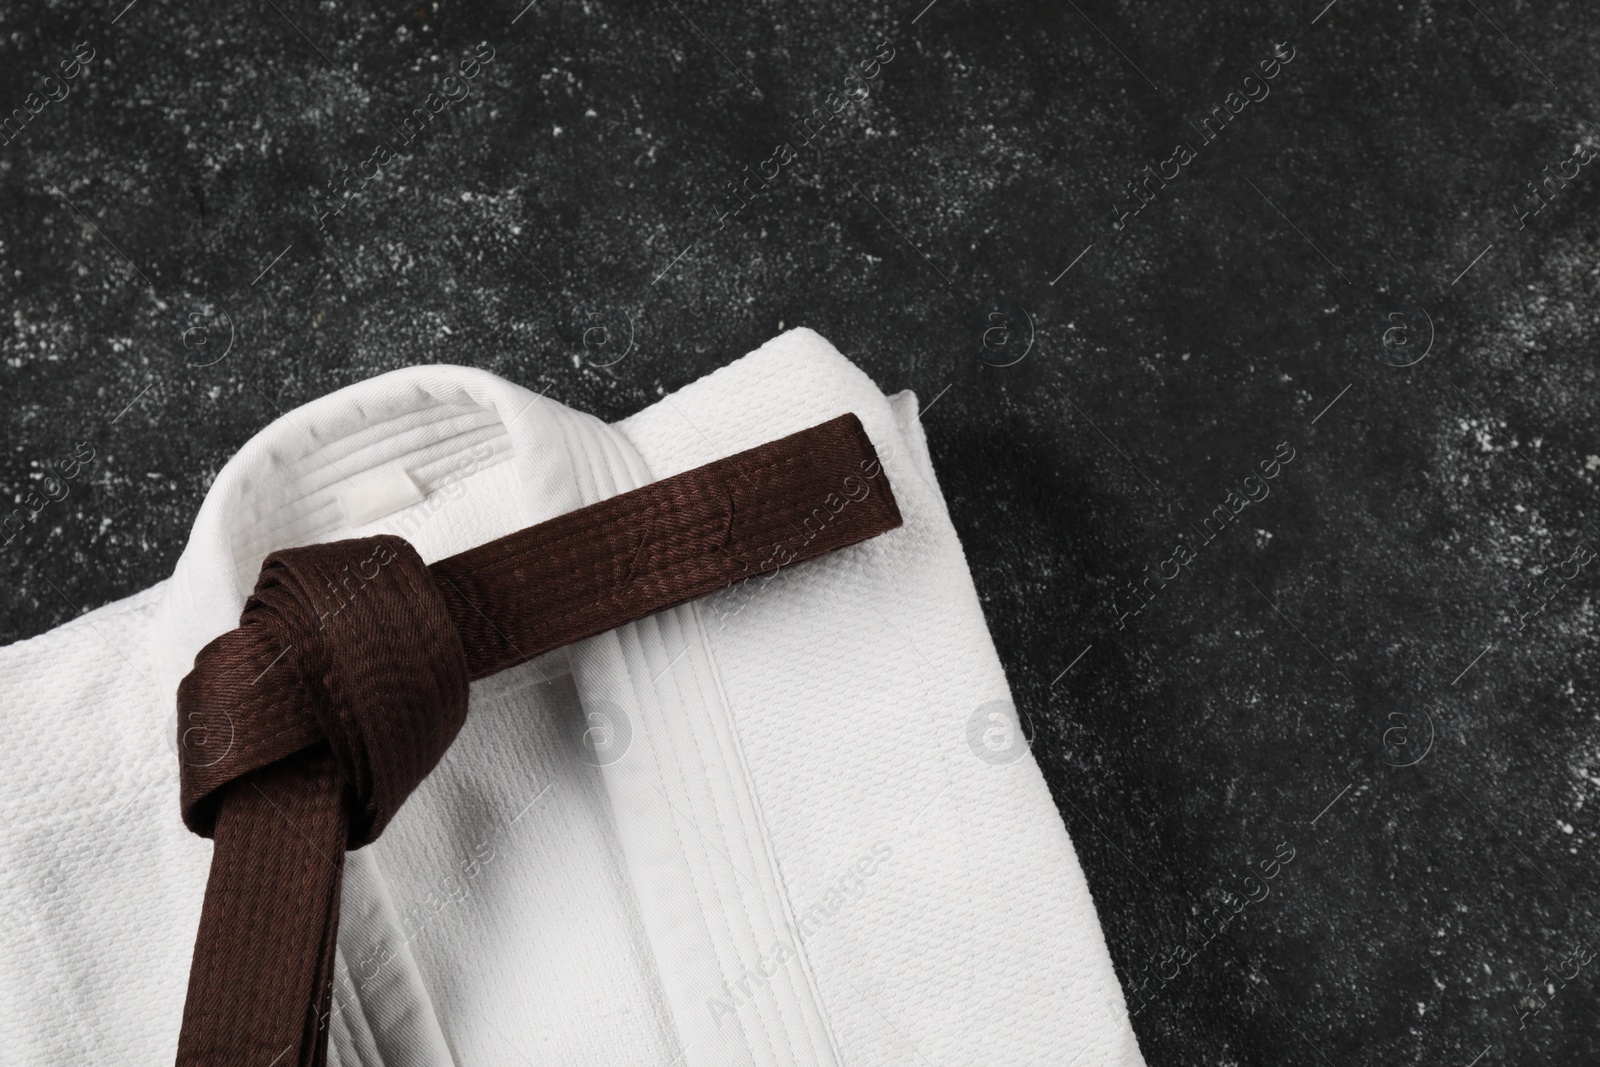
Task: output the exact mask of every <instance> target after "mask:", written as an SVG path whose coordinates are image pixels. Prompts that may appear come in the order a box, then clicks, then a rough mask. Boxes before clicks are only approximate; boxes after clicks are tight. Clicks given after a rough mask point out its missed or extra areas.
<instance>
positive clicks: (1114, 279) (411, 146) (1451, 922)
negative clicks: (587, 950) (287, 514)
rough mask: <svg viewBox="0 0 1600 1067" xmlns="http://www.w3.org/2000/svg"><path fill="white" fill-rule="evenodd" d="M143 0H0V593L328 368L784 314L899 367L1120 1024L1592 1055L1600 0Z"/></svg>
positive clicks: (161, 543) (138, 569)
mask: <svg viewBox="0 0 1600 1067" xmlns="http://www.w3.org/2000/svg"><path fill="white" fill-rule="evenodd" d="M124 2H125V0H114V2H112V3H108V4H96V5H90V4H86V3H79V2H73V3H56V4H40V3H34V2H27V3H18V4H11V5H7V6H6V7H5V8H4V9H3V10H0V30H3V38H4V54H5V57H6V63H5V66H4V69H3V70H0V113H11V112H12V109H14V108H19V109H22V117H21V118H18V117H17V116H16V115H13V116H12V123H11V125H10V126H8V127H5V136H4V140H5V143H3V144H0V191H3V194H0V212H3V216H4V226H3V228H0V242H3V243H0V277H3V284H4V287H5V297H6V302H7V304H8V305H9V307H10V312H11V314H10V321H9V323H8V324H7V327H6V329H5V331H4V334H3V342H0V347H3V351H0V354H3V357H4V363H3V367H0V383H3V386H0V388H3V393H4V397H5V403H4V405H3V407H4V413H5V416H6V441H5V451H4V465H3V467H0V487H3V488H4V490H5V492H6V494H7V496H8V497H11V498H14V502H13V505H12V506H13V507H14V508H23V509H24V510H23V516H24V520H23V521H19V522H18V523H17V524H16V528H15V529H8V530H7V535H8V537H9V540H8V541H7V543H6V545H5V567H6V572H7V583H6V584H7V587H8V591H7V596H6V598H5V600H4V609H3V618H0V638H3V639H6V640H12V639H17V638H22V637H26V636H28V635H31V634H36V633H39V632H42V631H44V630H47V629H49V628H50V627H52V626H54V625H57V624H58V623H60V622H62V621H64V620H66V619H68V618H70V617H71V616H72V615H74V614H76V613H77V611H78V610H80V609H84V608H87V607H90V606H94V605H98V604H101V603H105V602H107V601H110V600H113V599H117V598H119V597H122V596H125V595H127V594H129V593H131V592H133V591H135V590H137V589H140V588H142V587H144V586H147V585H149V584H151V583H153V582H155V581H157V580H159V579H161V578H162V577H163V576H164V575H165V574H166V573H167V572H168V571H169V569H170V568H171V566H172V564H173V562H174V560H175V558H176V556H177V554H178V552H179V549H180V547H181V544H182V541H183V538H184V535H185V532H186V530H187V527H188V524H189V522H190V521H191V519H192V517H193V515H194V512H195V509H196V508H197V506H198V505H199V502H200V501H201V499H202V497H203V494H204V492H205V489H206V486H207V484H208V483H209V481H210V479H211V478H212V477H213V476H214V474H215V473H216V471H217V470H218V468H219V467H220V466H221V465H222V463H223V462H224V461H225V460H226V458H227V457H228V456H229V455H230V454H231V453H232V452H233V451H234V450H235V449H236V448H237V447H238V446H239V445H240V444H241V443H242V442H243V441H244V440H245V439H246V438H247V437H248V436H249V435H250V434H252V433H253V432H255V431H256V430H257V429H259V428H260V427H261V426H262V425H264V424H265V423H266V422H268V421H269V420H270V419H271V418H273V417H274V415H275V414H276V413H277V412H278V411H279V410H287V409H288V408H291V407H293V406H294V405H297V404H300V403H303V402H305V401H308V400H311V399H313V398H315V397H317V396H319V395H321V394H323V393H326V392H328V391H330V390H332V389H335V388H338V387H340V386H343V385H346V384H348V383H351V382H354V381H358V380H360V379H363V378H366V377H368V376H370V375H372V374H376V373H379V372H381V371H385V370H389V369H391V368H394V367H400V366H406V365H410V364H415V363H421V362H429V361H448V362H455V363H462V364H470V365H474V366H480V367H484V368H487V369H489V370H492V371H495V372H496V373H499V374H502V375H505V376H507V377H510V378H512V379H515V380H517V381H520V382H522V383H524V384H527V385H529V386H531V387H533V388H536V389H548V390H549V391H550V394H551V395H552V396H555V397H557V398H559V399H561V400H562V401H564V402H566V403H568V404H571V405H574V406H576V407H580V408H584V409H587V410H590V411H593V412H595V413H596V414H598V415H601V416H603V417H605V418H608V419H610V418H618V417H621V416H623V415H626V414H629V413H631V412H633V411H635V410H637V409H639V408H641V407H643V406H645V405H646V404H648V403H650V402H651V401H652V400H654V399H655V398H656V397H658V396H660V395H661V394H662V393H663V392H664V391H668V390H672V389H675V388H677V387H679V386H682V385H684V384H685V383H687V382H690V381H692V380H693V379H695V378H697V377H699V376H701V375H703V374H705V373H707V372H709V371H711V370H712V369H714V368H716V367H718V366H720V365H722V364H723V363H725V362H727V361H728V360H729V359H731V358H733V357H736V356H737V355H739V354H742V353H743V352H745V351H747V350H749V349H750V348H752V347H754V346H755V345H757V344H759V343H760V342H761V341H763V340H765V339H766V338H768V337H769V336H771V335H772V334H774V333H776V332H778V331H779V330H780V329H782V328H784V327H787V326H794V325H808V326H811V327H813V328H815V329H817V330H818V331H819V332H821V333H822V334H823V335H824V336H826V337H828V338H829V339H830V340H832V341H833V342H834V343H835V344H836V345H837V346H838V347H839V348H840V349H841V350H843V351H844V352H845V353H846V354H847V355H849V356H850V357H851V358H852V359H854V360H856V361H857V362H858V363H860V364H861V365H862V366H863V367H865V368H866V369H867V370H868V371H869V372H870V373H871V374H872V375H873V376H874V377H875V379H876V380H877V381H878V383H879V384H880V385H882V386H883V387H884V388H885V389H886V390H891V391H892V390H897V389H901V388H907V387H909V388H913V389H915V390H917V391H918V393H919V394H920V395H921V396H922V397H923V400H924V403H925V404H928V405H929V409H928V411H927V415H926V418H925V426H926V428H927V431H928V435H929V438H930V443H931V447H932V450H933V454H934V459H935V462H936V464H937V465H938V467H939V470H940V476H941V479H942V481H943V484H944V487H945V490H946V493H947V495H948V497H949V500H950V504H951V508H952V511H953V514H954V518H955V521H956V525H957V528H958V529H959V531H960V532H961V535H962V537H963V539H964V542H965V544H966V547H967V550H968V552H969V556H970V559H971V563H972V567H973V571H974V574H975V577H976V580H977V584H978V587H979V590H980V592H981V593H982V595H983V598H984V603H985V608H986V610H987V612H988V617H989V621H990V625H991V627H992V628H993V631H994V633H995V636H996V639H997V641H998V643H999V646H1000V650H1001V655H1002V657H1003V659H1004V660H1005V663H1006V667H1007V669H1008V671H1009V673H1010V676H1011V678H1012V681H1013V685H1014V687H1015V689H1016V692H1017V695H1018V701H1019V706H1020V708H1021V711H1022V713H1023V715H1024V717H1025V718H1026V719H1027V720H1028V722H1029V724H1030V728H1031V730H1032V731H1033V732H1034V735H1035V745H1034V751H1035V754H1036V755H1037V757H1038V759H1039V762H1040V763H1041V765H1042V766H1043V767H1044V769H1045V773H1046V775H1047V777H1048V778H1049V780H1050V783H1051V787H1052V789H1053V790H1054V793H1055V796H1056V798H1057V800H1058V802H1059V805H1060V807H1061V809H1062V812H1063V815H1064V817H1065V819H1066V822H1067V825H1068V827H1069V828H1070V830H1071V832H1072V835H1073V839H1074V841H1075V842H1076V844H1077V848H1078V852H1079V855H1080V857H1081V859H1082V862H1083V864H1084V867H1085V869H1086V871H1087V874H1088V877H1089V882H1090V886H1091V888H1092V889H1093V891H1094V895H1095V898H1096V900H1097V902H1098V906H1099V909H1100V915H1101V918H1102V921H1103V922H1104V924H1105V927H1106V932H1107V937H1108V940H1109V942H1110V946H1111V950H1112V954H1113V957H1114V959H1115V961H1116V964H1117V968H1118V971H1119V974H1120V975H1121V977H1122V978H1123V981H1124V985H1125V988H1126V989H1127V991H1128V997H1129V1003H1130V1008H1131V1009H1132V1010H1134V1011H1135V1012H1136V1014H1135V1017H1134V1025H1135V1029H1136V1030H1137V1032H1138V1034H1139V1038H1140V1041H1141V1043H1142V1045H1143V1048H1144V1050H1145V1052H1146V1056H1147V1058H1148V1060H1149V1062H1150V1063H1151V1064H1162V1065H1165V1064H1218V1065H1222V1064H1273V1065H1279V1064H1326V1065H1330V1067H1333V1065H1337V1067H1346V1065H1355V1064H1364V1063H1371V1064H1376V1063H1385V1064H1396V1063H1407V1064H1413V1063H1414V1064H1438V1065H1460V1067H1466V1065H1467V1064H1469V1063H1474V1064H1483V1065H1490V1064H1501V1063H1519V1064H1546V1063H1559V1064H1579V1063H1594V1062H1600V1013H1596V1012H1595V1011H1594V1010H1593V1009H1594V1004H1595V1000H1596V991H1597V989H1600V981H1597V978H1596V967H1595V966H1594V964H1593V963H1592V961H1591V957H1592V950H1591V947H1592V946H1594V945H1595V944H1596V942H1597V941H1600V907H1597V897H1596V892H1595V889H1594V887H1593V882H1594V879H1593V878H1592V876H1591V875H1592V872H1593V870H1594V863H1595V850H1596V848H1597V835H1600V805H1595V804H1592V803H1590V801H1591V800H1592V799H1593V798H1594V797H1595V795H1596V791H1597V788H1600V714H1597V713H1600V707H1597V702H1596V698H1595V683H1596V679H1597V660H1596V654H1595V638H1594V626H1593V624H1594V613H1595V589H1596V585H1595V581H1596V579H1595V574H1596V568H1594V567H1593V566H1589V565H1588V564H1589V563H1590V558H1589V556H1590V552H1591V549H1593V546H1596V545H1600V528H1597V519H1596V514H1595V510H1596V509H1595V502H1594V491H1595V481H1596V477H1597V475H1600V441H1596V434H1595V425H1596V414H1597V412H1600V401H1597V393H1596V390H1595V378H1596V369H1595V352H1596V344H1597V338H1600V334H1597V329H1596V307H1595V302H1594V300H1593V293H1594V291H1595V287H1596V278H1597V271H1600V260H1597V251H1600V246H1597V242H1600V233H1597V227H1596V225H1595V221H1594V219H1595V208H1596V205H1597V202H1600V201H1597V190H1600V175H1597V174H1596V173H1595V170H1596V168H1595V167H1594V166H1592V165H1590V164H1591V162H1592V156H1593V153H1594V152H1595V151H1596V150H1600V133H1597V132H1596V131H1595V129H1594V128H1593V127H1592V125H1591V123H1592V122H1593V121H1594V120H1595V119H1596V117H1597V116H1600V109H1597V107H1596V103H1597V101H1596V95H1597V90H1600V86H1597V84H1596V78H1595V76H1594V73H1593V70H1594V68H1593V57H1594V55H1595V53H1596V49H1597V47H1600V19H1597V17H1596V13H1595V11H1594V10H1593V9H1592V8H1590V7H1588V6H1586V5H1584V4H1580V3H1575V2H1567V3H1560V2H1557V3H1549V4H1543V5H1538V6H1534V5H1529V4H1524V3H1520V2H1516V0H1467V2H1465V3H1461V4H1456V3H1450V4H1436V3H1428V2H1423V3H1416V2H1409V0H1408V2H1406V3H1403V4H1396V3H1381V4H1380V3H1372V2H1366V0H1336V2H1335V3H1333V4H1331V5H1328V6H1326V7H1325V6H1324V4H1325V2H1326V0H1309V2H1307V3H1304V4H1300V3H1297V4H1272V5H1268V4H1261V3H1243V4H1199V5H1188V6H1184V7H1181V8H1180V7H1177V6H1173V5H1155V4H1130V3H1120V4H1117V3H1106V2H1099V0H1081V2H1079V3H1076V4H1074V3H1068V4H1065V5H1056V4H1048V3H1038V4H1012V5H1002V6H1000V7H994V6H980V5H975V4H972V3H968V2H965V0H936V2H935V3H934V4H932V5H930V6H928V7H926V8H924V7H923V3H924V2H925V0H913V2H911V3H909V4H906V5H905V6H904V7H898V8H882V7H877V6H868V7H862V6H860V5H854V4H828V3H817V2H806V3H798V4H781V3H780V4H765V5H757V6H750V5H740V6H737V7H736V6H732V5H724V6H714V5H709V4H705V3H701V2H695V3H689V2H687V0H678V2H676V3H672V2H669V3H667V4H665V5H661V6H654V5H649V6H638V5H623V4H615V3H602V2H596V0H538V2H536V3H534V4H532V5H530V6H527V7H524V6H523V0H512V2H511V3H500V2H497V3H492V4H485V5H471V6H463V5H457V4H452V3H440V4H434V3H429V2H426V0H415V2H411V3H408V4H402V3H395V4H390V5H377V4H373V5H348V6H347V5H337V4H333V3H321V4H317V3H310V2H307V0H251V2H247V3H244V4H234V5H221V6H216V5H200V4H180V3H177V2H173V0H134V3H133V4H131V5H129V6H127V7H123V3H124ZM463 64H467V68H466V69H470V70H471V71H472V75H471V77H470V78H468V77H466V76H465V70H464V68H463ZM69 70H70V71H72V72H73V76H72V77H70V78H67V77H66V76H65V75H66V73H67V72H68V71H69ZM869 70H870V71H872V72H873V73H872V75H871V77H870V78H868V77H866V76H865V75H866V72H867V71H869ZM1268 71H1271V76H1270V77H1268ZM852 74H855V77H853V78H852V77H850V76H851V75H852ZM450 75H455V76H456V77H455V80H454V81H453V82H452V83H451V84H453V85H454V88H453V89H452V88H450V87H449V86H447V85H446V84H445V82H444V79H445V78H446V77H447V76H450ZM47 77H49V78H50V79H51V80H47ZM431 93H432V94H438V95H437V96H434V97H433V98H432V99H431V102H430V95H429V94H431ZM830 93H833V94H836V95H835V96H834V97H832V99H831V100H830V98H829V94H830ZM30 94H37V95H34V96H30ZM1230 94H1231V95H1230ZM417 108H422V109H423V110H424V112H426V116H425V118H424V117H419V116H417V114H416V112H415V111H414V109H417ZM815 108H823V109H824V110H823V111H822V112H821V113H817V112H813V109H815ZM1214 108H1215V109H1217V110H1215V111H1214V110H1213V109H1214ZM835 112H837V113H835ZM808 113H810V114H812V115H813V116H814V118H813V127H815V126H816V125H821V129H820V131H818V130H816V129H815V128H813V129H810V130H808V129H806V128H805V127H804V125H803V123H804V121H805V116H806V115H807V114H808ZM819 114H820V115H822V116H827V117H828V121H827V122H826V123H825V124H824V123H821V122H820V119H819V118H817V117H816V116H817V115H819ZM1208 116H1211V120H1210V121H1211V124H1210V125H1209V126H1207V125H1206V121H1207V118H1208ZM408 117H409V119H410V122H411V128H409V129H408V127H407V125H406V123H407V120H408ZM783 144H788V145H789V146H790V150H789V151H788V152H781V151H780V150H779V146H780V145H783ZM747 168H748V169H747ZM1146 168H1150V169H1149V170H1146ZM774 171H775V173H774ZM758 172H761V173H765V174H766V175H767V176H768V178H767V179H766V180H763V179H760V178H757V179H754V180H750V181H749V182H748V183H747V184H743V185H742V188H743V189H744V190H745V192H744V193H738V192H736V191H735V190H734V189H733V185H739V184H740V183H746V182H747V179H748V178H749V176H750V175H751V174H754V173H758ZM335 183H340V184H342V186H343V189H344V192H345V193H346V194H348V195H347V196H346V195H338V194H336V193H335V192H334V191H333V189H334V187H335ZM1132 183H1138V187H1137V188H1135V187H1134V185H1133V184H1132ZM763 185H764V186H765V187H764V188H763V187H762V186H763ZM736 209H737V210H736ZM1136 209H1137V210H1136ZM601 327H603V328H604V330H606V331H609V332H603V331H602V330H601V329H600V328H601ZM619 354H620V357H621V358H620V359H617V361H616V362H614V363H613V362H612V360H613V358H614V357H616V356H617V355H619ZM605 364H610V365H605ZM1285 456H1292V458H1289V459H1287V460H1285V459H1284V458H1283V457H1285ZM85 457H88V458H85ZM46 464H49V465H50V467H49V470H52V471H54V472H55V473H54V474H53V475H50V474H47V469H46ZM1263 465H1265V466H1263ZM1267 471H1272V472H1273V476H1272V477H1271V478H1270V479H1267V478H1265V477H1263V475H1264V474H1265V473H1266V472H1267ZM51 478H57V479H60V480H50V479H51ZM30 492H31V493H33V494H34V495H33V496H32V497H31V498H30V497H29V495H28V494H29V493H30ZM1230 494H1232V495H1230ZM30 501H31V503H30ZM1218 507H1221V508H1222V509H1223V510H1222V511H1221V512H1220V513H1219V512H1217V511H1216V510H1215V509H1217V508H1218ZM1208 517H1210V519H1209V521H1208ZM1180 545H1182V546H1183V547H1182V549H1180V547H1179V546H1180ZM1152 576H1154V577H1152ZM1135 585H1138V586H1139V590H1142V593H1141V592H1140V591H1139V590H1136V589H1135V588H1134V586H1135ZM992 905H993V906H994V907H995V908H997V909H1003V908H1005V907H1007V902H1006V901H994V902H992ZM941 1067H944V1065H941ZM950 1067H955V1065H950Z"/></svg>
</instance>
